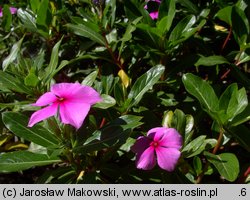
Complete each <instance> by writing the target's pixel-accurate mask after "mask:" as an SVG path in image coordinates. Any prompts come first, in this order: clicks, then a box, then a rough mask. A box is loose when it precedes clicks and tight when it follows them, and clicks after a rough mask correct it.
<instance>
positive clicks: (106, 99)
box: [93, 94, 116, 109]
mask: <svg viewBox="0 0 250 200" xmlns="http://www.w3.org/2000/svg"><path fill="white" fill-rule="evenodd" d="M101 98H102V101H101V102H98V103H96V104H95V105H94V106H93V107H94V108H101V109H108V108H110V107H112V106H114V105H115V104H116V100H115V99H114V98H113V97H111V96H109V95H107V94H102V95H101Z"/></svg>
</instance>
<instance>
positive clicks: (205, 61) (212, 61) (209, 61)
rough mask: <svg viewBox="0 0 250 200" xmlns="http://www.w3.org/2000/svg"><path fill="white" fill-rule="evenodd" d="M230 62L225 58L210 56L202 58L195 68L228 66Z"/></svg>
mask: <svg viewBox="0 0 250 200" xmlns="http://www.w3.org/2000/svg"><path fill="white" fill-rule="evenodd" d="M228 63H229V62H228V61H227V59H225V58H224V57H223V56H208V57H200V58H199V60H198V61H197V62H196V63H195V66H200V65H203V66H215V65H220V64H228Z"/></svg>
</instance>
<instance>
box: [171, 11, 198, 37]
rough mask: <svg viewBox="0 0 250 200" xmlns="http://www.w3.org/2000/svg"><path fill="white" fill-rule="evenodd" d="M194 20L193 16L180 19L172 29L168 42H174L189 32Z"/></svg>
mask: <svg viewBox="0 0 250 200" xmlns="http://www.w3.org/2000/svg"><path fill="white" fill-rule="evenodd" d="M195 22H196V19H195V16H194V15H188V16H186V17H185V18H184V19H182V20H181V21H180V22H179V23H178V24H177V25H176V26H175V27H174V29H173V31H172V32H171V34H170V36H169V40H170V41H172V42H175V41H177V40H179V39H181V38H182V37H183V35H184V34H185V33H186V32H188V31H190V29H191V27H192V26H193V25H194V24H195Z"/></svg>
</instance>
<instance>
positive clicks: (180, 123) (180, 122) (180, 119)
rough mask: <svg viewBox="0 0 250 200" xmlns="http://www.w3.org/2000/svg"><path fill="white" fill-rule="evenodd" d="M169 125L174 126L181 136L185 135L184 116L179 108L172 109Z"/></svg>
mask: <svg viewBox="0 0 250 200" xmlns="http://www.w3.org/2000/svg"><path fill="white" fill-rule="evenodd" d="M170 127H173V128H175V129H176V130H177V131H178V132H179V133H180V134H181V135H182V136H185V128H186V116H185V114H184V113H183V112H182V111H181V110H179V109H176V110H175V111H174V114H173V116H172V121H171V125H170Z"/></svg>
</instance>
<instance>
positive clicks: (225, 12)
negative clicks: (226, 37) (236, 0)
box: [215, 6, 232, 26]
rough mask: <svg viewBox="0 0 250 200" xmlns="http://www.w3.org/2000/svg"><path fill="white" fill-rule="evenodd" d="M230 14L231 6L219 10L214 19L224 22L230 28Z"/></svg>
mask: <svg viewBox="0 0 250 200" xmlns="http://www.w3.org/2000/svg"><path fill="white" fill-rule="evenodd" d="M231 14H232V6H227V7H225V8H222V9H221V10H219V11H218V12H217V13H216V15H215V17H218V18H219V19H220V20H222V21H224V22H226V23H227V24H229V25H230V26H231V25H232V20H231Z"/></svg>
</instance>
